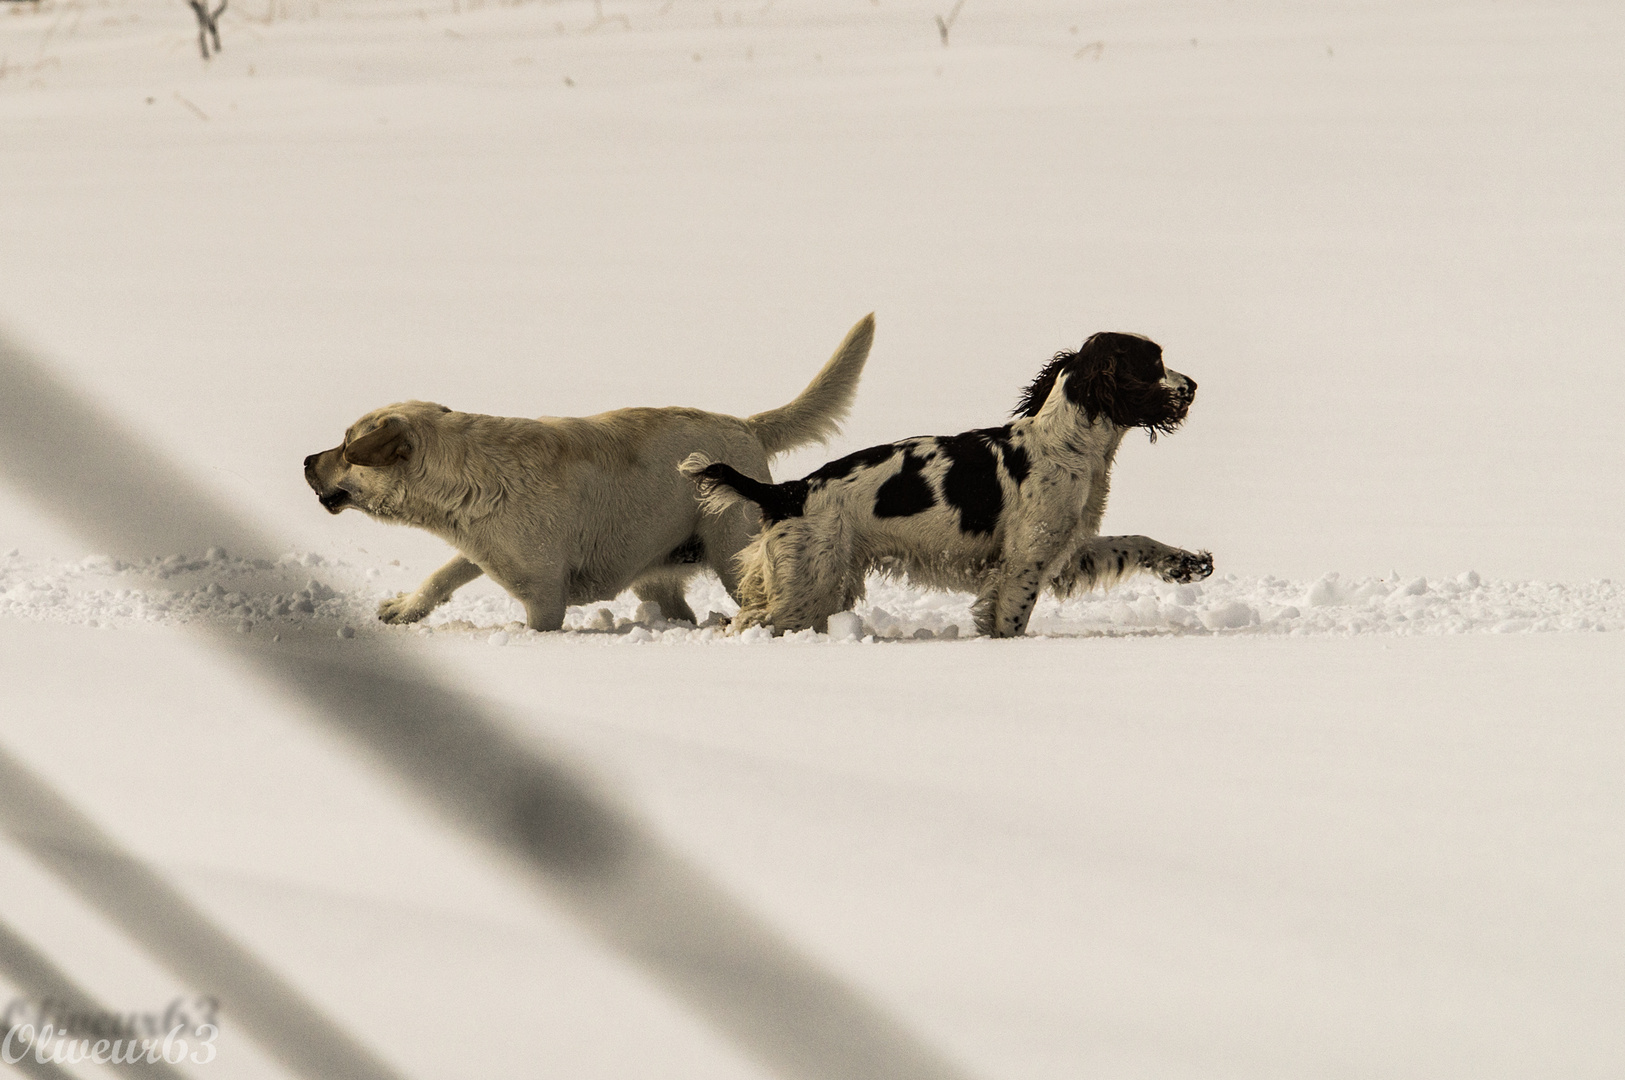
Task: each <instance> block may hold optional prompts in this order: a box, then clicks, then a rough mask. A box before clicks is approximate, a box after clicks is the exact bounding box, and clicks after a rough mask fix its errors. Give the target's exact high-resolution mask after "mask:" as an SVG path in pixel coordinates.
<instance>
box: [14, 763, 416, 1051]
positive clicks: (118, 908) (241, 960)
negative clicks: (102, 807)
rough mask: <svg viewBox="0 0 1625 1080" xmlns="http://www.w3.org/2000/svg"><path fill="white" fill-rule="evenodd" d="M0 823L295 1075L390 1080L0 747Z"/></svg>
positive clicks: (316, 1013)
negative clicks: (212, 1000)
mask: <svg viewBox="0 0 1625 1080" xmlns="http://www.w3.org/2000/svg"><path fill="white" fill-rule="evenodd" d="M0 828H3V829H4V830H5V832H6V834H7V835H8V836H9V837H10V838H11V839H12V841H13V842H14V843H16V844H17V846H18V847H20V848H22V849H23V850H24V851H27V852H28V853H29V854H30V855H32V856H33V857H34V859H35V860H36V861H38V862H39V863H40V864H41V865H43V866H44V867H46V868H47V869H48V870H50V871H51V872H52V873H53V874H55V875H56V876H57V877H58V878H60V879H61V880H62V881H63V882H64V883H65V884H66V885H67V886H68V887H69V888H71V889H73V891H74V892H76V893H78V894H79V896H80V897H81V898H83V899H84V900H85V901H86V902H87V903H89V904H90V905H91V906H92V907H94V908H95V909H96V910H98V911H100V912H101V913H102V914H103V915H104V916H106V917H107V918H108V920H109V921H111V922H112V923H113V924H114V925H116V926H118V927H119V929H121V930H123V931H124V932H125V933H126V934H128V935H129V936H130V938H131V939H132V940H134V941H136V942H137V943H139V944H140V945H141V946H142V947H143V948H145V949H146V950H147V951H148V952H150V953H152V954H153V955H154V956H156V957H159V958H160V959H161V960H162V961H163V962H164V964H165V966H167V967H168V968H169V969H170V970H171V971H173V972H175V973H176V974H177V975H179V976H180V977H181V978H182V979H184V980H185V981H186V982H187V983H189V984H190V985H192V986H194V987H196V988H197V989H199V990H200V991H203V992H205V993H208V994H211V995H213V996H214V997H216V998H218V999H219V1000H220V1001H221V1002H222V1003H223V1011H226V1012H227V1013H228V1014H229V1015H230V1016H231V1017H232V1019H233V1020H235V1021H236V1022H237V1023H239V1024H241V1025H242V1027H243V1029H244V1030H245V1031H247V1032H248V1033H249V1035H251V1036H252V1037H253V1039H254V1041H255V1042H258V1043H259V1044H260V1045H261V1046H263V1047H265V1048H266V1050H268V1051H269V1052H270V1053H271V1054H272V1056H274V1057H275V1058H276V1059H277V1060H278V1061H280V1062H282V1064H284V1065H286V1066H287V1067H288V1068H289V1069H290V1070H292V1071H293V1072H294V1073H296V1074H297V1075H299V1076H304V1077H308V1078H309V1080H329V1078H331V1077H334V1076H342V1077H346V1078H349V1077H354V1078H355V1080H395V1078H396V1075H397V1074H396V1073H395V1072H394V1070H392V1069H390V1068H389V1066H387V1065H385V1064H383V1063H382V1062H381V1061H379V1060H378V1059H377V1058H375V1057H374V1056H373V1055H372V1054H371V1053H370V1052H368V1051H367V1050H366V1049H364V1048H363V1047H361V1045H360V1044H359V1043H357V1042H356V1041H355V1040H354V1039H352V1038H351V1037H350V1036H349V1035H348V1034H347V1033H346V1032H344V1031H342V1030H340V1029H339V1028H338V1027H337V1026H336V1025H334V1024H333V1023H332V1021H330V1020H328V1019H327V1017H326V1016H324V1015H323V1014H322V1013H321V1011H320V1010H318V1009H317V1008H316V1007H315V1006H314V1005H312V1004H311V1003H310V1002H308V1001H306V1000H305V999H304V997H303V996H302V995H301V994H300V993H299V992H298V991H297V990H295V989H294V988H293V987H291V986H289V985H288V984H287V983H286V982H284V981H283V979H282V978H281V976H279V975H277V974H276V972H274V971H272V970H271V969H270V968H269V967H267V966H266V965H265V964H264V963H263V962H261V961H260V960H259V958H258V957H256V956H254V954H253V953H251V952H249V951H248V950H247V949H245V948H244V947H243V946H242V945H240V944H238V942H237V941H235V940H234V939H233V938H232V937H231V936H230V935H228V934H227V933H226V932H225V931H223V930H221V929H220V928H219V927H218V926H216V925H214V923H213V921H211V920H210V919H209V917H208V916H207V915H205V914H203V912H201V911H199V910H198V909H197V908H196V907H195V906H194V905H193V904H192V902H191V901H189V900H187V899H186V898H185V897H184V896H182V895H181V894H180V893H179V892H178V891H176V889H175V888H174V887H173V886H172V885H170V884H169V883H168V882H166V881H164V880H163V879H162V878H161V877H159V876H158V875H157V874H156V873H155V872H153V871H152V870H151V869H150V868H149V867H147V866H146V865H145V864H144V863H142V862H141V861H140V860H139V859H136V858H134V857H133V856H131V855H129V854H127V853H126V852H124V851H123V850H122V849H121V848H120V847H119V846H118V845H117V844H116V843H115V842H114V841H113V840H112V839H111V838H110V837H108V836H107V835H105V834H104V833H103V832H102V831H101V830H100V829H98V828H97V827H96V826H95V825H94V824H93V823H92V822H91V821H90V819H89V818H87V817H85V816H84V815H83V814H81V813H80V812H79V811H78V810H76V809H75V808H74V807H73V806H72V804H70V803H69V802H68V801H67V800H66V799H64V798H62V796H60V795H58V794H57V793H56V792H55V791H52V790H51V789H50V788H49V787H48V786H47V785H46V784H45V783H44V782H43V781H42V780H40V778H39V777H37V776H35V775H34V773H33V772H32V771H30V770H29V769H28V768H27V767H26V766H24V765H22V764H21V763H19V762H18V761H17V760H16V759H15V758H13V757H12V756H11V755H10V754H8V753H6V752H5V751H4V750H0Z"/></svg>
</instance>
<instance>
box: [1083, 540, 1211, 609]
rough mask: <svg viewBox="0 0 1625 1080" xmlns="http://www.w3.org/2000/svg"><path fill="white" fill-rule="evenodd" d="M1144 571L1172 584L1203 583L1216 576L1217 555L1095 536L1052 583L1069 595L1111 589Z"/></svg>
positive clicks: (1166, 545)
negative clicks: (1212, 575) (1204, 580)
mask: <svg viewBox="0 0 1625 1080" xmlns="http://www.w3.org/2000/svg"><path fill="white" fill-rule="evenodd" d="M1140 571H1145V572H1147V573H1152V574H1156V575H1157V576H1158V577H1160V578H1161V579H1162V580H1164V581H1169V582H1177V583H1181V584H1183V583H1185V582H1188V581H1200V580H1202V579H1203V578H1205V577H1207V576H1208V575H1209V574H1211V573H1213V555H1212V553H1211V552H1206V551H1186V550H1184V549H1183V548H1176V547H1171V546H1169V545H1168V544H1164V543H1162V542H1161V541H1159V540H1153V539H1151V538H1150V537H1149V536H1095V537H1091V538H1090V539H1088V540H1085V541H1084V542H1083V543H1082V544H1080V545H1079V546H1078V548H1077V550H1076V551H1075V552H1073V553H1072V556H1071V558H1069V559H1068V560H1067V563H1066V565H1065V566H1064V567H1063V568H1062V569H1061V571H1060V573H1058V574H1057V575H1055V579H1054V581H1053V583H1052V584H1053V587H1054V589H1055V591H1056V592H1057V593H1058V594H1060V595H1062V596H1065V595H1067V594H1069V593H1073V592H1088V591H1089V590H1090V589H1093V588H1096V587H1097V586H1098V587H1099V588H1102V589H1109V588H1111V587H1112V586H1113V585H1116V584H1117V583H1118V582H1119V581H1122V580H1123V579H1124V578H1126V577H1128V576H1130V575H1131V574H1135V573H1138V572H1140Z"/></svg>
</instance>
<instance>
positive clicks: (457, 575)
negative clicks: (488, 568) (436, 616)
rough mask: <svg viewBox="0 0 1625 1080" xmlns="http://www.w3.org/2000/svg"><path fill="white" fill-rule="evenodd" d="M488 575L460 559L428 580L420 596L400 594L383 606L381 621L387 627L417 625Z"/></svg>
mask: <svg viewBox="0 0 1625 1080" xmlns="http://www.w3.org/2000/svg"><path fill="white" fill-rule="evenodd" d="M484 572H485V571H483V570H481V569H480V568H479V567H477V566H475V565H474V564H473V563H471V562H469V561H468V560H467V559H466V558H464V557H463V556H461V555H459V556H457V557H456V558H455V559H453V560H451V562H449V563H447V564H446V565H444V566H442V567H441V568H440V569H438V570H436V571H435V572H434V573H432V574H430V575H429V576H428V577H427V578H425V579H424V580H423V584H422V585H419V586H418V587H417V591H416V592H411V593H400V594H398V595H396V596H393V597H391V598H390V599H388V600H385V601H384V602H383V603H381V604H379V605H378V618H379V619H381V620H383V621H384V622H386V623H412V622H417V621H418V620H419V619H421V618H423V617H424V616H425V615H427V614H429V612H431V611H433V610H434V609H435V608H437V607H439V606H440V605H441V604H444V603H445V602H446V601H447V600H449V599H451V594H452V593H454V592H456V591H457V590H458V589H460V588H462V587H463V586H464V585H467V584H468V583H469V582H470V581H473V580H474V579H475V578H477V577H479V576H480V575H481V574H483V573H484Z"/></svg>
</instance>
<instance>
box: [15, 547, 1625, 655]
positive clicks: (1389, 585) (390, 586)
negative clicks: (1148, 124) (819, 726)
mask: <svg viewBox="0 0 1625 1080" xmlns="http://www.w3.org/2000/svg"><path fill="white" fill-rule="evenodd" d="M419 576H420V575H419V574H418V573H417V572H416V571H412V572H408V571H405V570H403V569H401V568H400V567H399V566H398V565H397V564H390V565H389V566H388V567H373V568H370V569H364V570H363V569H358V568H356V567H354V566H351V565H349V564H347V563H345V562H343V561H336V562H335V561H329V560H326V559H324V558H322V557H321V556H319V555H315V554H295V555H286V556H283V557H282V558H281V559H278V560H276V561H274V562H273V561H270V560H264V559H259V560H253V559H240V558H234V557H232V556H230V555H228V554H227V553H226V552H223V551H221V550H219V549H218V548H216V549H211V550H210V551H209V552H208V553H206V554H204V555H201V556H195V557H194V556H182V555H175V556H170V557H167V558H161V559H149V560H144V561H140V562H120V561H117V560H114V559H111V558H107V557H104V556H92V557H89V558H86V559H82V560H79V561H77V562H67V561H50V560H32V559H29V558H26V557H24V556H23V555H21V554H20V553H18V552H15V551H13V552H11V553H9V554H7V555H4V556H0V617H5V618H12V619H30V620H40V621H50V622H57V623H67V624H72V625H79V626H87V627H108V628H119V627H131V626H141V625H154V626H185V625H192V624H206V625H211V626H214V627H222V626H224V627H229V628H232V629H235V630H238V631H239V632H242V633H254V634H260V633H264V634H277V633H280V632H282V631H284V630H296V629H297V630H301V631H306V632H308V631H310V630H312V629H316V630H325V631H327V632H331V633H334V634H336V635H337V636H339V637H342V638H351V637H354V636H356V634H358V633H368V634H411V635H419V636H428V635H434V634H446V635H452V636H455V637H461V638H468V637H474V638H484V639H485V640H487V641H489V642H490V643H491V644H493V645H509V644H512V645H521V644H532V643H537V642H542V641H553V642H558V641H573V642H578V643H581V644H599V645H609V644H615V645H620V644H653V643H659V644H667V645H675V644H699V643H716V644H731V645H750V644H761V643H765V642H769V641H772V640H774V639H773V638H771V636H770V635H768V634H767V633H766V632H765V631H763V630H760V629H753V630H750V631H746V632H745V633H744V634H742V635H738V636H734V637H729V636H728V635H726V634H725V633H724V632H723V630H722V628H721V626H720V625H718V624H719V623H720V622H721V621H722V619H723V617H725V616H727V615H731V614H732V613H733V612H734V611H735V610H736V605H734V604H733V602H732V601H731V600H729V599H728V596H727V594H726V593H725V592H724V591H723V589H722V586H721V583H720V582H718V581H717V580H716V579H714V578H710V577H707V578H703V579H700V580H698V581H696V582H695V584H694V585H693V586H692V587H691V588H690V590H689V603H690V604H691V606H693V608H694V609H695V611H697V612H709V613H710V614H709V615H708V616H706V617H705V619H704V621H703V622H702V624H701V625H700V626H699V627H695V626H691V625H689V624H686V623H670V622H667V621H666V620H665V619H664V618H662V617H661V615H660V613H659V611H658V609H657V608H655V607H654V606H653V605H648V604H641V603H639V601H637V600H636V599H635V598H633V597H632V596H631V595H630V594H625V595H623V596H621V597H620V598H618V599H617V600H615V601H613V602H610V603H607V604H589V605H585V606H582V607H573V608H571V609H570V610H569V613H568V614H567V616H566V619H565V629H564V633H562V634H552V635H542V634H537V633H534V632H531V631H528V630H526V629H525V628H524V625H523V621H522V620H523V613H522V610H521V608H520V607H519V605H518V604H517V603H515V602H514V601H513V600H511V599H509V598H508V597H506V596H505V595H501V594H497V593H495V591H494V590H493V589H491V588H490V587H489V586H487V587H486V588H484V589H483V590H482V589H477V588H472V587H471V588H469V589H466V590H465V591H464V592H463V593H462V594H459V595H458V596H456V597H453V599H452V600H451V601H450V602H449V603H447V604H446V605H444V606H443V607H441V608H440V609H438V610H437V611H435V612H434V613H433V614H432V615H430V616H429V618H427V619H425V620H424V621H423V622H422V623H419V624H416V625H412V626H402V627H387V626H384V625H383V624H381V623H380V622H378V620H377V617H376V614H375V612H376V609H377V605H378V601H379V600H381V599H383V598H384V597H386V596H393V595H394V594H395V593H396V592H399V591H401V590H403V589H410V588H412V587H414V586H415V585H416V583H417V579H418V577H419ZM386 582H387V584H386ZM970 606H971V598H970V596H968V595H966V594H964V593H947V592H935V591H929V590H922V589H915V588H911V587H909V586H907V585H904V584H900V583H897V582H894V581H889V580H886V579H883V578H878V577H877V578H874V579H872V580H871V581H870V584H869V598H868V600H867V601H866V602H865V603H863V604H860V605H859V606H858V608H857V610H856V611H855V612H854V613H853V614H854V615H855V616H856V617H855V618H854V617H853V616H851V615H846V616H836V618H835V620H834V621H833V623H832V626H831V629H832V633H831V634H817V633H814V632H813V631H811V630H804V631H802V632H800V633H798V634H789V635H786V636H785V637H783V638H780V639H778V640H779V641H781V642H784V643H789V644H809V643H818V642H829V643H841V642H875V641H926V640H942V639H953V638H967V637H971V636H973V633H974V632H973V630H972V622H971V615H970ZM706 623H709V624H710V625H706ZM1618 630H1625V585H1622V584H1618V583H1615V582H1613V581H1611V580H1607V579H1604V580H1601V581H1590V582H1581V583H1567V584H1565V583H1558V582H1546V581H1517V582H1514V581H1486V580H1483V579H1481V578H1480V577H1479V575H1478V574H1476V573H1474V572H1472V571H1467V572H1465V573H1462V574H1459V575H1457V576H1455V577H1449V578H1443V579H1428V578H1422V577H1409V578H1407V577H1402V576H1400V575H1398V574H1392V575H1389V576H1388V577H1383V578H1344V577H1341V576H1339V575H1338V574H1327V575H1325V576H1324V577H1322V578H1320V579H1318V580H1316V581H1313V582H1303V581H1289V580H1284V579H1281V578H1277V577H1274V576H1271V575H1265V576H1263V577H1256V578H1255V577H1237V576H1235V575H1226V576H1223V577H1220V578H1210V579H1208V580H1207V581H1204V582H1201V583H1199V584H1191V585H1169V584H1164V583H1162V582H1158V581H1155V580H1153V579H1150V578H1145V577H1141V578H1135V579H1130V580H1129V581H1127V582H1125V583H1124V584H1122V585H1120V586H1119V587H1117V588H1116V589H1113V590H1111V591H1110V592H1106V593H1092V594H1089V595H1086V596H1078V597H1072V598H1069V599H1066V600H1057V599H1055V598H1053V597H1046V598H1045V599H1043V600H1042V601H1041V602H1040V604H1039V606H1038V610H1037V611H1036V612H1035V614H1034V616H1033V620H1032V626H1031V630H1030V635H1031V636H1043V637H1130V636H1152V635H1157V636H1169V635H1227V636H1235V635H1255V636H1257V635H1262V636H1274V637H1310V636H1315V637H1353V636H1357V635H1364V634H1388V635H1396V636H1405V635H1445V634H1485V633H1497V634H1530V633H1537V634H1538V633H1560V632H1566V633H1579V632H1585V633H1595V632H1598V631H1618Z"/></svg>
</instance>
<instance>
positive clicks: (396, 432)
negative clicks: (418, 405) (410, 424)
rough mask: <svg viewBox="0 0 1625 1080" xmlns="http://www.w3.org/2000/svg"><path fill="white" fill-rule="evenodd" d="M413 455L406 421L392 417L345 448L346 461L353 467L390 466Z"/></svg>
mask: <svg viewBox="0 0 1625 1080" xmlns="http://www.w3.org/2000/svg"><path fill="white" fill-rule="evenodd" d="M411 453H412V444H411V443H410V442H408V441H407V428H406V421H404V420H402V419H401V418H400V417H398V416H391V417H389V418H388V419H386V420H385V421H384V422H383V423H382V424H379V425H378V426H377V427H376V428H374V429H373V430H371V431H369V432H367V433H366V434H365V435H363V436H361V438H359V439H357V440H356V441H355V442H353V443H347V444H346V445H345V447H344V460H345V461H347V462H349V463H350V464H351V465H370V466H373V467H374V468H376V467H378V466H380V465H389V464H392V463H394V462H396V461H399V460H401V459H402V458H404V457H408V456H410V455H411Z"/></svg>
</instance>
